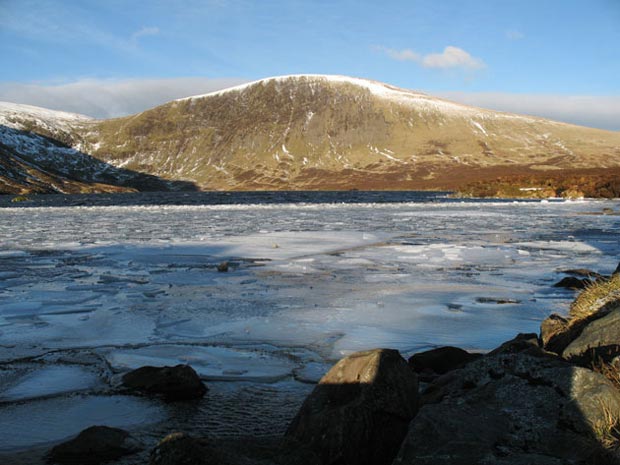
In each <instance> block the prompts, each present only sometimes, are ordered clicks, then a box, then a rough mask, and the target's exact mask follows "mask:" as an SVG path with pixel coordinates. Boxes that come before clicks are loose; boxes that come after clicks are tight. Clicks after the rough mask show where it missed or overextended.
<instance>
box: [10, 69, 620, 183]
mask: <svg viewBox="0 0 620 465" xmlns="http://www.w3.org/2000/svg"><path fill="white" fill-rule="evenodd" d="M29 108H32V107H29ZM18 110H19V108H16V109H15V111H14V113H13V116H12V118H13V120H15V119H16V118H17V117H18V116H19V118H21V119H20V120H19V121H18V123H15V121H13V122H12V124H7V126H10V128H7V127H5V128H4V132H6V130H8V129H12V130H21V131H22V133H21V134H24V135H25V134H28V135H32V133H36V134H39V135H40V136H45V137H46V138H48V139H49V138H51V139H53V140H54V141H56V142H59V143H61V144H64V145H63V146H62V150H65V151H66V150H73V151H74V152H77V153H79V154H81V155H84V156H88V157H89V158H90V160H89V163H87V164H91V163H96V162H97V161H99V162H102V163H104V164H105V165H106V166H108V167H110V168H108V169H109V170H111V169H112V168H113V167H114V168H117V169H124V170H128V171H129V172H131V173H146V174H149V175H151V176H154V177H156V178H158V179H160V180H162V181H161V182H166V181H181V182H182V183H184V184H182V186H184V187H191V186H197V187H199V188H201V189H222V190H248V189H273V190H279V189H308V190H312V189H446V188H447V189H454V188H460V187H462V186H464V185H465V184H469V183H472V182H481V181H485V180H487V179H498V178H501V177H506V176H509V177H510V176H520V177H523V176H525V177H526V178H527V177H531V176H540V174H541V173H544V174H550V176H551V178H558V177H561V173H563V172H565V171H566V170H569V171H571V172H577V173H579V172H583V173H586V174H587V173H589V172H591V171H592V170H594V171H596V172H597V173H599V174H600V170H604V171H605V172H607V171H609V170H610V169H611V171H609V172H612V171H613V172H615V170H616V169H620V133H616V132H611V131H603V130H598V129H592V128H585V127H579V126H575V125H570V124H565V123H559V122H554V121H549V120H545V119H542V118H537V117H532V116H523V115H516V114H510V113H503V112H497V111H491V110H485V109H480V108H474V107H470V106H466V105H460V104H456V103H453V102H449V101H447V100H443V99H439V98H434V97H431V96H428V95H425V94H422V93H419V92H414V91H410V90H405V89H398V88H396V87H393V86H390V85H387V84H382V83H379V82H374V81H369V80H364V79H355V78H349V77H343V76H318V75H302V76H284V77H276V78H268V79H263V80H260V81H256V82H252V83H249V84H244V85H241V86H237V87H233V88H230V89H226V90H223V91H218V92H213V93H210V94H205V95H200V96H194V97H189V98H185V99H180V100H176V101H173V102H169V103H167V104H165V105H162V106H159V107H156V108H153V109H151V110H147V111H144V112H142V113H140V114H137V115H133V116H129V117H125V118H116V119H110V120H104V121H95V120H89V119H87V118H85V117H79V116H76V115H68V114H66V113H65V114H56V112H53V113H52V112H46V111H44V110H38V113H37V112H35V111H34V110H29V111H30V113H28V112H27V111H26V110H28V109H23V111H18ZM5 113H6V110H3V107H2V106H0V115H5ZM3 120H5V121H6V120H7V117H6V115H5V116H3V117H2V116H0V124H5V123H3V122H2V121H3ZM0 127H1V126H0ZM24 137H25V136H24ZM0 142H1V143H2V144H4V145H5V146H8V147H10V148H13V149H15V147H16V146H15V144H14V143H13V142H11V141H10V140H9V141H7V139H6V136H5V135H4V134H3V133H0ZM46 150H47V149H45V150H43V149H41V150H40V153H41V154H43V155H42V156H40V157H38V158H37V160H36V161H37V162H38V163H44V162H45V161H46V160H50V159H54V160H56V161H55V162H54V164H55V166H58V163H57V161H58V158H59V156H60V157H67V159H71V160H74V159H77V158H79V156H78V155H76V154H75V153H72V155H71V156H68V155H66V154H65V152H62V153H61V154H60V155H58V154H59V153H60V152H58V151H52V152H50V153H49V156H48V157H46V156H44V153H45V152H46ZM19 153H22V152H19ZM76 157H77V158H76ZM0 169H1V168H0ZM100 170H101V168H97V169H95V168H88V169H86V168H85V172H87V173H88V176H89V177H88V181H89V182H101V181H104V182H105V183H110V184H116V185H118V184H119V183H115V182H113V181H114V180H113V179H112V177H113V176H112V177H110V176H108V177H107V178H105V179H104V178H103V177H102V176H101V174H100V173H101V171H100ZM597 170H598V171H597ZM103 171H104V172H105V170H103ZM0 173H1V171H0ZM72 173H73V174H75V175H76V176H78V177H79V173H77V172H75V171H74V172H72ZM126 176H129V175H126ZM123 182H124V184H123V185H124V186H127V185H128V181H127V178H125V180H124V181H123ZM134 185H136V184H135V183H134ZM137 186H138V187H137V188H140V186H139V183H138V185H137ZM168 187H170V188H179V186H176V187H175V186H173V185H170V186H168Z"/></svg>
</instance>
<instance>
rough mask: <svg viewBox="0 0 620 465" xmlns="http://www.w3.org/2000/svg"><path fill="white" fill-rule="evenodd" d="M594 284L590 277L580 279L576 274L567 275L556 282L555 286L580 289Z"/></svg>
mask: <svg viewBox="0 0 620 465" xmlns="http://www.w3.org/2000/svg"><path fill="white" fill-rule="evenodd" d="M590 284H592V281H591V280H590V279H579V278H575V277H574V276H567V277H566V278H562V279H561V280H560V281H558V282H557V283H555V284H554V285H553V287H563V288H566V289H572V290H578V289H585V288H586V287H587V286H589V285H590Z"/></svg>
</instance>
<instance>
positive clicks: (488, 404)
mask: <svg viewBox="0 0 620 465" xmlns="http://www.w3.org/2000/svg"><path fill="white" fill-rule="evenodd" d="M447 376H448V375H447ZM440 384H441V383H440ZM439 390H440V393H439V395H436V396H435V402H434V403H428V404H426V405H424V406H423V407H422V408H421V409H420V411H419V413H418V415H417V416H416V417H415V418H414V420H413V421H412V422H411V425H410V427H409V432H408V434H407V436H406V438H405V440H404V442H403V445H402V447H401V449H400V451H399V454H398V457H397V458H396V460H395V462H394V464H415V465H425V464H428V465H431V464H432V465H439V464H463V465H465V464H467V465H469V464H506V465H508V464H537V465H543V464H549V465H551V464H557V465H559V464H563V463H593V462H591V461H590V460H591V459H592V457H593V455H594V454H596V452H597V451H598V450H599V449H600V446H599V442H598V440H597V438H596V436H595V434H594V431H595V430H596V428H597V425H603V424H605V423H606V422H608V417H607V413H608V411H609V410H608V409H612V410H613V411H618V409H620V392H619V391H617V390H616V389H615V388H614V386H613V385H612V384H611V383H610V382H609V381H608V380H607V379H606V378H605V377H603V376H602V375H599V374H598V373H594V372H593V371H591V370H588V369H585V368H581V367H575V366H573V365H571V364H569V363H567V362H566V361H564V360H562V359H561V358H559V357H551V356H544V357H541V356H532V355H529V354H525V353H523V352H518V353H498V354H496V355H489V356H486V357H483V358H482V359H480V360H477V361H474V362H471V363H470V364H468V365H467V366H466V367H465V368H463V369H461V370H458V371H456V372H452V373H450V374H449V380H448V381H447V382H444V383H443V385H442V386H441V387H440V389H439Z"/></svg>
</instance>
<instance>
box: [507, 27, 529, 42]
mask: <svg viewBox="0 0 620 465" xmlns="http://www.w3.org/2000/svg"><path fill="white" fill-rule="evenodd" d="M524 37H525V34H523V33H522V32H521V31H518V30H516V29H508V30H507V31H506V38H507V39H509V40H521V39H523V38H524Z"/></svg>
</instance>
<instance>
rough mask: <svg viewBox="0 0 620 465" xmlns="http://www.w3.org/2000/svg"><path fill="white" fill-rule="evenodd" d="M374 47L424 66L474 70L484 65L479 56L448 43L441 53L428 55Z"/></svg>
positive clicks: (407, 50) (409, 50)
mask: <svg viewBox="0 0 620 465" xmlns="http://www.w3.org/2000/svg"><path fill="white" fill-rule="evenodd" d="M374 49H375V50H379V51H381V52H383V53H385V54H386V55H387V56H389V57H390V58H392V59H394V60H398V61H413V62H415V63H418V64H420V65H422V66H424V67H425V68H439V69H447V68H462V69H467V70H475V69H480V68H484V67H485V66H486V65H485V64H484V62H483V61H482V60H481V59H480V58H475V57H473V56H471V55H470V54H469V53H468V52H466V51H465V50H463V49H462V48H459V47H454V46H453V45H448V46H447V47H446V48H444V50H443V52H441V53H429V54H428V55H421V54H419V53H418V52H416V51H414V50H411V49H404V50H394V49H391V48H387V47H374Z"/></svg>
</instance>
